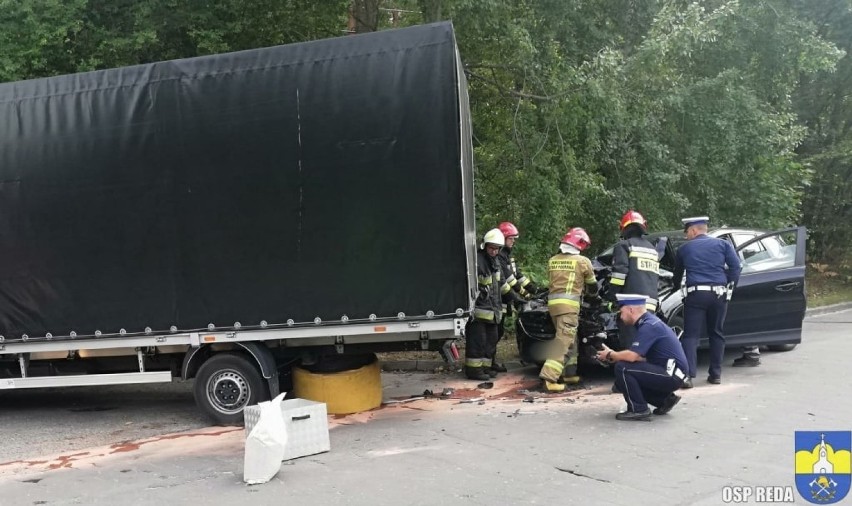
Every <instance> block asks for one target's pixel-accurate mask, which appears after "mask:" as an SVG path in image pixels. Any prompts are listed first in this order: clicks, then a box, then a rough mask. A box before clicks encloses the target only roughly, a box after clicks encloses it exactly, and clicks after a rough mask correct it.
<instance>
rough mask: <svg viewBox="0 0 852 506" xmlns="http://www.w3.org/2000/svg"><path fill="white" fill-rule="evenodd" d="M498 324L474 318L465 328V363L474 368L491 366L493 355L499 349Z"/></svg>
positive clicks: (466, 365)
mask: <svg viewBox="0 0 852 506" xmlns="http://www.w3.org/2000/svg"><path fill="white" fill-rule="evenodd" d="M497 325H498V324H496V323H488V322H484V321H481V320H476V319H472V320H470V321H469V322H468V324H467V327H466V329H465V348H464V365H465V367H470V368H473V369H480V368H487V367H491V357H492V356H494V355H493V353H492V351H491V349H492V347H493V349H494V353H496V351H497V339H498V335H497Z"/></svg>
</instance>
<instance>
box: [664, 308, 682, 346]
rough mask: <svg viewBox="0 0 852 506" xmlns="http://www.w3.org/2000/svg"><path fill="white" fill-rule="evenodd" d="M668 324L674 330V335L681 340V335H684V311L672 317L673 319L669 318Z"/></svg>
mask: <svg viewBox="0 0 852 506" xmlns="http://www.w3.org/2000/svg"><path fill="white" fill-rule="evenodd" d="M666 323H668V325H669V327H671V328H672V330H674V333H675V335H676V336H677V338H678V339H680V337H681V335H682V334H683V310H682V309H681V310H680V311H678V312H677V313H675V314H674V315H672V317H671V318H669V321H667V322H666Z"/></svg>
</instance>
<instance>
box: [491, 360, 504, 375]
mask: <svg viewBox="0 0 852 506" xmlns="http://www.w3.org/2000/svg"><path fill="white" fill-rule="evenodd" d="M491 370H492V371H494V372H498V373H499V372H507V371H508V369H506V366H505V365H503V364H498V363H497V362H496V361H495V362H491Z"/></svg>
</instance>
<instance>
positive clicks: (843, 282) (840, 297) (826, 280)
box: [805, 260, 852, 307]
mask: <svg viewBox="0 0 852 506" xmlns="http://www.w3.org/2000/svg"><path fill="white" fill-rule="evenodd" d="M805 282H806V285H805V290H806V292H807V298H808V307H819V306H828V305H830V304H838V303H840V302H852V262H850V261H849V260H845V261H841V262H838V263H837V264H834V265H832V264H820V263H809V264H808V266H807V270H806V271H805Z"/></svg>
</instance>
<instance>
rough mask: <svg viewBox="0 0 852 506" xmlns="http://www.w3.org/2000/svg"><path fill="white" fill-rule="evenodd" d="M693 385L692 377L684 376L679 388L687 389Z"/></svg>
mask: <svg viewBox="0 0 852 506" xmlns="http://www.w3.org/2000/svg"><path fill="white" fill-rule="evenodd" d="M693 386H694V385H693V384H692V378H686V379H685V380H683V385H681V386H680V388H681V390H689V389H690V388H692V387H693Z"/></svg>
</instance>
